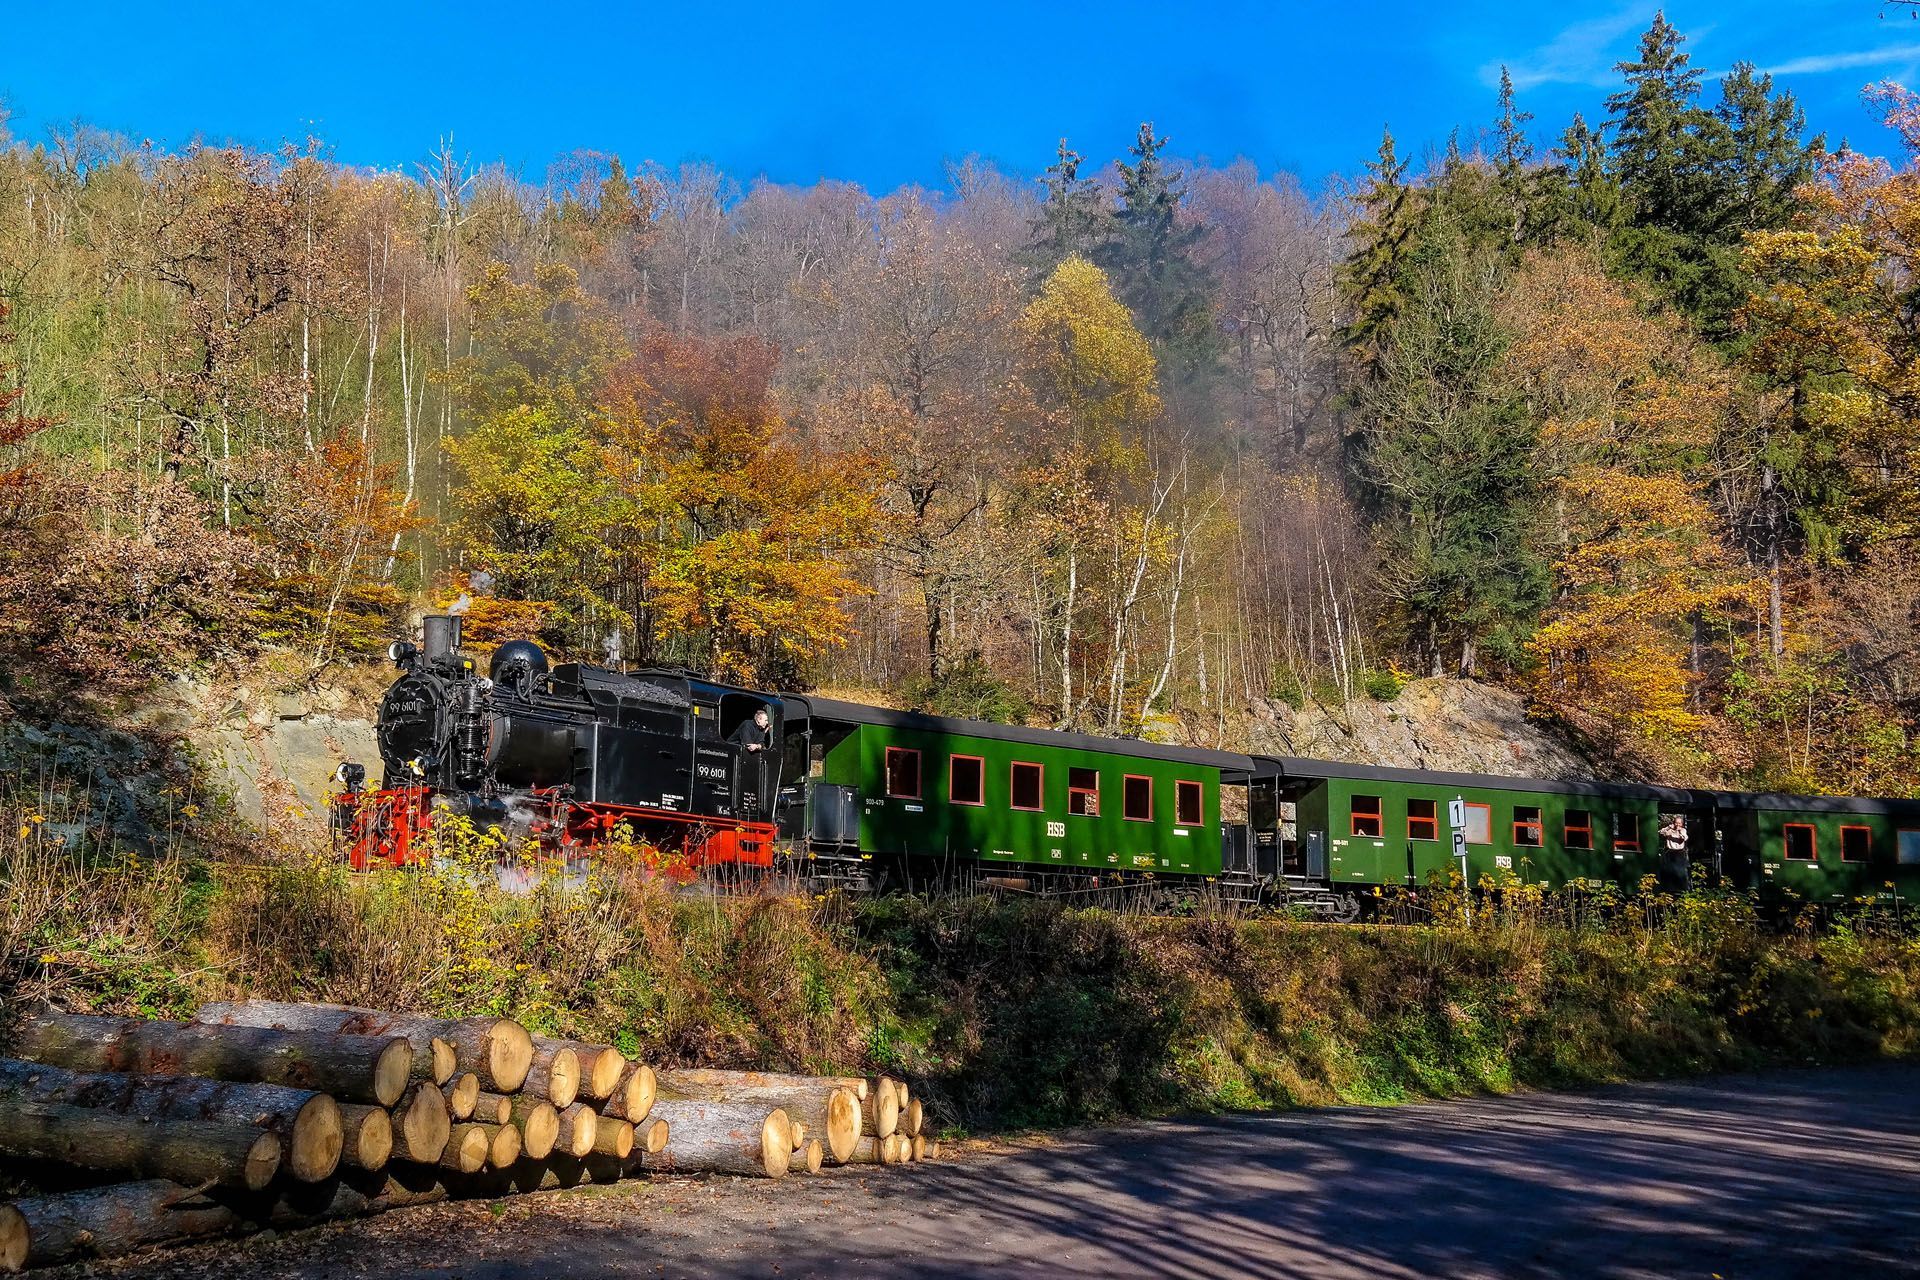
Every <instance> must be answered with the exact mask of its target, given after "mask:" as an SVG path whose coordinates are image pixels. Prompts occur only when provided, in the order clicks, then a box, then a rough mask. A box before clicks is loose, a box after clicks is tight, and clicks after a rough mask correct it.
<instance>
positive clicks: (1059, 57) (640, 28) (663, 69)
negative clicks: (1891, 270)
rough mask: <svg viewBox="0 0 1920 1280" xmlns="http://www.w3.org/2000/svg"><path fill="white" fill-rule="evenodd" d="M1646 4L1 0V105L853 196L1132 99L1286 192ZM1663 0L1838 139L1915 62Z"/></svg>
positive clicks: (1416, 135) (1794, 19)
mask: <svg viewBox="0 0 1920 1280" xmlns="http://www.w3.org/2000/svg"><path fill="white" fill-rule="evenodd" d="M1656 7H1657V6H1656V4H1654V3H1651V2H1648V3H1625V4H1610V3H1595V4H1579V3H1574V4H1558V5H1553V4H1547V5H1543V4H1538V3H1516V2H1514V0H1497V2H1489V3H1484V4H1451V3H1446V2H1444V0H1440V2H1436V3H1429V4H1425V5H1419V4H1406V3H1404V2H1403V0H1402V2H1399V3H1382V2H1379V0H1347V2H1338V0H1336V2H1335V3H1315V4H1286V3H1267V4H1243V3H1219V4H1211V5H1202V4H1196V5H1186V6H1179V5H1166V6H1148V5H1137V4H1129V3H1109V4H1099V5H1079V4H1059V5H1052V6H1048V5H1044V4H1010V3H1003V2H1002V0H971V2H969V3H965V4H959V5H952V6H947V7H938V8H936V7H924V8H915V7H914V6H912V5H904V4H898V3H895V4H891V5H839V6H833V7H831V8H828V7H822V8H818V9H814V8H808V7H804V6H798V5H766V4H756V3H749V2H748V0H733V2H732V3H719V4H710V5H705V6H701V5H695V4H688V3H678V4H672V5H660V4H634V3H611V4H602V5H586V4H579V3H574V4H554V3H548V4H545V5H542V4H539V3H528V2H527V0H516V2H515V3H510V4H509V3H496V2H495V0H470V2H469V3H465V4H460V5H452V4H445V3H439V2H438V0H434V2H425V0H388V2H387V3H385V4H379V5H375V4H367V3H363V2H362V0H335V2H334V3H329V4H325V5H320V4H308V5H298V6H296V5H290V4H281V3H273V2H272V0H255V3H222V4H196V3H191V2H184V0H183V2H180V3H171V4H166V5H158V4H153V3H151V0H144V2H138V3H136V2H133V0H94V2H93V3H90V4H76V5H68V4H65V3H54V2H50V0H0V44H3V45H4V47H5V50H6V51H5V52H4V53H0V101H3V102H4V103H5V104H6V105H7V106H8V107H9V108H10V109H11V111H12V113H13V122H12V129H13V132H14V133H15V134H16V135H17V136H24V137H28V138H34V137H38V136H41V135H42V134H43V131H44V130H45V128H46V127H47V126H48V125H52V124H58V123H62V122H65V121H69V120H72V119H75V118H79V119H84V120H86V121H88V122H89V123H92V124H96V125H100V126H103V127H106V128H109V129H113V130H116V131H119V132H122V133H125V134H127V135H129V136H131V137H132V138H134V139H135V140H140V139H143V138H152V139H154V140H156V141H161V142H167V143H173V144H178V143H181V142H184V141H187V140H189V139H190V138H192V137H194V136H195V135H196V134H198V135H202V136H204V137H206V138H207V139H209V140H212V141H242V142H250V143H255V144H263V145H272V144H275V143H277V142H279V141H281V140H282V139H300V138H303V137H305V136H307V135H308V134H309V133H312V134H317V135H319V136H321V137H323V138H325V139H326V140H327V141H328V142H329V143H330V144H332V146H333V147H334V150H335V155H336V157H337V158H338V159H340V160H341V161H343V162H346V163H349V164H356V165H367V166H374V167H382V168H392V167H400V166H405V167H409V168H410V167H411V166H412V164H413V163H414V162H416V161H417V160H419V159H420V158H422V157H423V156H424V155H425V154H426V153H427V152H428V151H429V150H430V149H431V148H432V147H433V146H434V144H435V142H436V140H437V139H438V138H439V137H441V136H442V135H445V134H451V135H452V136H453V138H454V140H455V144H456V147H457V149H458V150H460V151H462V152H464V153H466V154H468V155H470V156H471V157H472V158H473V159H474V160H476V161H491V160H504V161H505V162H506V163H507V164H509V165H510V166H513V167H515V168H518V169H520V170H521V171H523V172H524V173H526V174H527V175H528V176H529V177H538V176H539V175H540V174H541V173H542V172H543V171H544V169H545V167H546V165H547V163H548V162H549V161H550V160H551V159H552V158H554V157H555V156H557V155H560V154H564V153H566V152H568V151H572V150H575V149H592V150H599V151H610V152H617V153H619V154H621V155H622V156H624V157H627V158H628V159H630V160H631V159H634V158H651V159H654V160H658V161H661V162H663V163H666V164H669V165H671V164H677V163H679V162H681V161H683V160H692V159H703V160H710V161H713V162H715V163H717V164H719V165H721V166H722V167H723V168H725V169H727V170H728V171H729V172H731V173H733V174H734V175H735V176H736V177H738V178H741V179H742V180H746V179H750V178H752V177H754V176H757V175H765V176H767V177H770V178H772V179H775V180H777V181H793V182H811V181H813V180H815V179H818V178H821V177H829V178H840V179H848V180H852V181H856V182H860V183H862V184H864V185H866V186H867V187H869V188H870V189H874V190H888V189H892V188H894V187H896V186H899V185H902V184H906V183H919V184H923V185H938V184H939V182H940V180H941V174H942V172H943V164H944V162H945V161H946V160H948V159H950V158H958V157H960V156H963V155H966V154H968V153H974V152H977V153H979V154H981V155H984V156H986V157H988V158H990V159H993V160H995V161H996V162H998V163H1000V164H1001V165H1003V166H1004V167H1006V168H1008V169H1010V170H1014V171H1017V172H1022V173H1031V172H1035V171H1037V170H1038V169H1040V168H1041V167H1043V166H1044V165H1045V164H1046V163H1047V162H1048V161H1049V159H1050V158H1051V155H1052V151H1053V147H1054V144H1055V141H1056V140H1057V139H1058V138H1059V137H1061V136H1062V135H1065V136H1067V137H1068V138H1069V139H1070V140H1071V141H1072V142H1073V143H1074V145H1075V146H1076V147H1078V148H1079V149H1080V150H1081V151H1083V152H1085V153H1086V154H1087V155H1088V156H1089V157H1092V158H1094V159H1096V160H1100V161H1104V160H1106V159H1108V158H1111V157H1113V156H1115V155H1117V154H1119V153H1120V152H1121V151H1122V150H1123V149H1124V148H1125V146H1126V145H1127V143H1128V142H1129V141H1130V140H1131V138H1132V135H1133V131H1134V127H1135V125H1136V124H1137V123H1138V122H1139V121H1141V120H1145V119H1152V120H1154V121H1155V122H1156V124H1157V125H1158V127H1159V128H1160V130H1161V132H1163V133H1167V134H1170V135H1171V136H1172V138H1173V144H1174V150H1175V151H1176V152H1178V153H1179V154H1182V155H1188V156H1199V157H1204V158H1207V159H1210V160H1213V161H1216V162H1225V161H1228V160H1232V159H1234V158H1236V157H1242V156H1244V157H1246V158H1248V159H1251V160H1253V161H1254V162H1256V163H1257V164H1258V165H1259V166H1260V167H1261V168H1262V169H1263V170H1269V171H1270V170H1274V169H1291V170H1294V171H1296V172H1298V173H1299V174H1301V175H1302V177H1303V178H1304V179H1305V180H1306V181H1307V182H1308V184H1309V185H1310V186H1312V185H1317V184H1318V183H1319V182H1320V181H1321V180H1322V179H1324V178H1325V177H1326V176H1328V175H1329V174H1332V173H1336V172H1353V171H1356V170H1357V169H1358V168H1359V166H1360V165H1361V164H1362V163H1363V162H1364V160H1365V159H1366V158H1367V157H1368V156H1369V155H1370V154H1371V153H1372V151H1373V149H1374V147H1375V145H1376V143H1377V142H1378V139H1379V134H1380V128H1381V126H1382V124H1386V123H1391V125H1392V126H1393V129H1394V132H1395V134H1396V135H1397V136H1398V137H1400V138H1401V139H1402V140H1403V146H1404V148H1405V149H1406V150H1408V151H1411V152H1413V153H1414V154H1416V155H1418V154H1419V152H1420V151H1421V149H1422V148H1423V147H1425V146H1429V145H1431V146H1438V145H1441V144H1443V143H1444V141H1445V139H1446V137H1447V134H1448V132H1449V131H1450V130H1451V129H1452V128H1453V127H1455V126H1456V125H1459V126H1464V127H1465V129H1466V130H1467V131H1468V132H1469V133H1470V132H1471V130H1473V129H1475V128H1477V127H1479V126H1481V125H1483V124H1484V123H1485V122H1486V120H1487V119H1488V118H1490V116H1491V114H1492V108H1493V88H1492V86H1493V84H1494V83H1495V82H1496V81H1497V79H1498V74H1499V72H1498V68H1499V66H1500V64H1501V63H1503V62H1504V63H1506V64H1507V65H1509V66H1510V67H1511V68H1512V70H1513V74H1514V78H1515V81H1516V83H1517V84H1518V86H1519V88H1520V91H1521V105H1522V106H1523V107H1525V108H1526V109H1529V110H1531V111H1533V112H1534V114H1535V116H1536V120H1535V122H1534V128H1535V130H1536V132H1537V134H1538V135H1539V137H1540V139H1541V140H1542V141H1551V140H1552V138H1553V137H1555V136H1557V135H1558V133H1559V131H1560V129H1561V128H1562V127H1563V126H1564V124H1565V122H1566V120H1567V119H1568V118H1570V116H1571V114H1572V112H1573V111H1575V110H1584V111H1586V112H1587V113H1588V118H1589V119H1594V118H1597V117H1598V116H1600V115H1602V114H1603V109H1602V107H1601V105H1600V104H1601V100H1602V99H1603V98H1604V97H1605V95H1606V93H1607V92H1608V91H1609V90H1610V88H1611V87H1612V86H1613V84H1614V83H1615V77H1614V76H1613V73H1612V71H1611V67H1612V64H1613V63H1615V62H1617V61H1620V60H1621V59H1623V58H1626V57H1628V56H1630V55H1631V54H1632V52H1633V50H1634V45H1635V40H1636V37H1637V35H1638V33H1639V32H1640V31H1641V30H1643V29H1644V28H1645V27H1646V25H1647V23H1648V20H1649V19H1650V18H1651V16H1652V13H1653V11H1654V9H1655V8H1656ZM1666 8H1667V13H1668V16H1669V18H1670V19H1672V20H1673V21H1674V22H1675V23H1676V24H1677V25H1678V26H1679V27H1680V29H1681V30H1682V31H1684V32H1686V33H1688V35H1689V36H1690V40H1689V43H1688V45H1687V49H1688V50H1689V51H1690V52H1691V53H1692V54H1693V55H1694V63H1695V65H1696V66H1700V67H1702V68H1703V69H1705V70H1707V71H1708V72H1709V73H1713V72H1718V71H1722V70H1724V69H1726V68H1727V67H1728V66H1730V65H1731V64H1732V63H1733V62H1734V61H1736V60H1738V59H1742V58H1745V59H1748V60H1751V61H1753V62H1755V63H1756V64H1758V65H1759V66H1761V67H1762V68H1764V69H1773V70H1775V71H1776V72H1777V75H1778V78H1779V79H1780V81H1781V82H1783V83H1784V84H1786V85H1788V86H1790V87H1791V88H1792V89H1793V90H1794V92H1795V93H1796V94H1798V95H1799V96H1800V98H1801V101H1802V102H1803V104H1804V105H1805V107H1806V109H1807V114H1808V116H1809V119H1810V122H1811V124H1812V125H1813V126H1814V127H1815V128H1817V129H1824V130H1826V131H1827V132H1828V133H1829V134H1830V135H1832V136H1833V137H1835V138H1836V139H1837V138H1838V137H1840V136H1843V135H1844V136H1847V137H1849V138H1851V140H1852V141H1853V142H1854V144H1855V145H1856V146H1857V147H1859V148H1861V149H1862V150H1869V151H1884V150H1886V149H1887V148H1888V146H1889V145H1890V138H1889V136H1888V135H1887V134H1886V133H1885V132H1884V131H1883V130H1882V129H1880V128H1879V127H1878V125H1877V124H1875V123H1874V122H1873V121H1872V119H1871V118H1870V117H1869V116H1868V114H1867V113H1866V112H1865V111H1864V109H1863V108H1862V107H1861V105H1860V98H1859V94H1860V88H1861V86H1862V85H1864V84H1866V83H1867V82H1869V81H1873V80H1879V79H1883V78H1888V77H1892V78H1896V79H1903V80H1905V81H1907V82H1909V83H1914V82H1916V81H1920V21H1916V20H1914V19H1913V18H1912V17H1911V16H1910V14H1909V12H1908V10H1907V9H1906V8H1904V7H1903V6H1900V5H1897V4H1891V3H1888V4H1884V5H1883V4H1878V3H1875V0H1803V2H1801V3H1777V4H1769V3H1765V2H1764V0H1680V2H1677V3H1671V4H1668V5H1667V6H1666Z"/></svg>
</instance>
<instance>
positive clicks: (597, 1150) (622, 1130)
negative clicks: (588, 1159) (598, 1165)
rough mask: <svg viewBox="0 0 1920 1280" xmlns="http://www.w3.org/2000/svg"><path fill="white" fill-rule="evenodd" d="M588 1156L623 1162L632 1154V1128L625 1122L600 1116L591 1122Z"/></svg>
mask: <svg viewBox="0 0 1920 1280" xmlns="http://www.w3.org/2000/svg"><path fill="white" fill-rule="evenodd" d="M588 1152H589V1154H592V1155H597V1156H612V1157H613V1158H614V1159H616V1160H625V1159H626V1158H627V1157H628V1156H630V1155H632V1154H633V1126H632V1125H631V1124H628V1123H627V1122H626V1121H625V1120H616V1119H614V1118H613V1117H612V1116H601V1117H600V1118H599V1119H597V1120H595V1121H594V1122H593V1145H592V1146H591V1147H589V1148H588Z"/></svg>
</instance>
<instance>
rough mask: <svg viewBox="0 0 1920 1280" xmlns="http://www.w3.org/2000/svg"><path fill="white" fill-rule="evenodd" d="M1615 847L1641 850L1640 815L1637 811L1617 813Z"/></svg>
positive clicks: (1635, 851) (1635, 850) (1615, 817)
mask: <svg viewBox="0 0 1920 1280" xmlns="http://www.w3.org/2000/svg"><path fill="white" fill-rule="evenodd" d="M1613 847H1614V848H1616V849H1627V850H1631V851H1632V852H1634V853H1638V852H1640V815H1639V814H1637V813H1621V814H1615V815H1614V819H1613Z"/></svg>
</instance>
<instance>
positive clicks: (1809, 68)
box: [1761, 44, 1920, 76]
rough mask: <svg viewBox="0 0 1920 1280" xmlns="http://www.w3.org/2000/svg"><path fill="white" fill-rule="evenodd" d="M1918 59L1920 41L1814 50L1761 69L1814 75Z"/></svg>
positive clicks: (1788, 74) (1770, 73)
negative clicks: (1845, 49)
mask: <svg viewBox="0 0 1920 1280" xmlns="http://www.w3.org/2000/svg"><path fill="white" fill-rule="evenodd" d="M1916 59H1920V44H1890V45H1887V46H1885V47H1883V48H1879V49H1858V50H1855V51H1854V52H1852V53H1816V54H1812V55H1810V56H1808V57H1805V58H1794V59H1791V60H1790V61H1787V62H1781V63H1777V64H1775V65H1774V66H1771V67H1762V68H1761V70H1762V71H1764V72H1766V73H1767V74H1768V75H1772V76H1783V75H1784V76H1817V75H1821V74H1823V73H1825V72H1828V71H1848V70H1851V69H1853V68H1855V67H1876V66H1880V65H1881V64H1883V63H1888V62H1913V61H1915V60H1916Z"/></svg>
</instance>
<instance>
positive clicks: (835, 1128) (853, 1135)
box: [819, 1089, 860, 1164]
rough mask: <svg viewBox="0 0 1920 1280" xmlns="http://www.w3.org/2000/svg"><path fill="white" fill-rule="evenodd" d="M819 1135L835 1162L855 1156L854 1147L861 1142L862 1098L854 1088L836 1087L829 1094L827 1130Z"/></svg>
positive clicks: (841, 1161)
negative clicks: (856, 1093) (854, 1092)
mask: <svg viewBox="0 0 1920 1280" xmlns="http://www.w3.org/2000/svg"><path fill="white" fill-rule="evenodd" d="M819 1137H820V1138H821V1139H822V1140H823V1141H824V1142H825V1144H826V1148H827V1154H828V1155H829V1156H832V1157H833V1162H834V1163H835V1164H845V1163H846V1162H847V1161H849V1160H851V1159H852V1158H853V1149H854V1147H855V1146H857V1145H858V1144H859V1142H860V1100H859V1099H858V1098H856V1097H854V1094H853V1090H851V1089H835V1090H834V1091H833V1092H832V1093H831V1094H829V1095H828V1096H827V1125H826V1132H825V1133H823V1134H820V1135H819Z"/></svg>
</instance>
